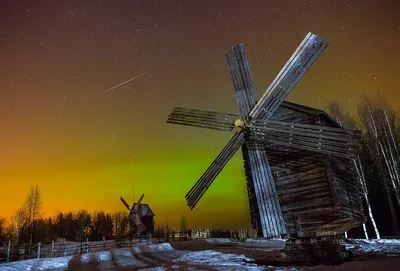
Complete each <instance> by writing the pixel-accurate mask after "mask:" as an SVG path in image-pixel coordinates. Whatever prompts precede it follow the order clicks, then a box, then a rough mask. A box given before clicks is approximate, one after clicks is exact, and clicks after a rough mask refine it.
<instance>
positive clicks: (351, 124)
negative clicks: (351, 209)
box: [329, 102, 380, 239]
mask: <svg viewBox="0 0 400 271" xmlns="http://www.w3.org/2000/svg"><path fill="white" fill-rule="evenodd" d="M329 111H330V114H331V115H332V116H333V118H334V119H335V120H336V121H337V122H338V123H339V124H340V125H341V126H342V127H343V128H347V129H357V124H356V121H355V120H354V119H353V118H352V117H351V116H350V114H349V113H347V112H344V111H343V109H342V107H341V106H340V104H339V103H338V102H332V103H331V104H330V105H329ZM361 148H362V146H361ZM354 167H355V169H356V171H357V175H358V179H359V183H360V187H361V189H362V194H363V198H364V201H365V203H366V205H367V210H368V216H369V218H370V220H371V223H372V226H373V228H374V231H375V235H376V238H377V239H380V234H379V231H378V228H377V226H376V223H375V219H374V216H373V213H372V209H371V204H370V201H369V196H368V188H367V183H366V180H365V176H364V171H363V166H362V163H361V159H360V157H359V156H357V159H356V160H354ZM362 227H363V231H364V235H365V239H369V238H368V232H367V227H366V225H365V223H363V225H362ZM345 237H346V238H347V232H345Z"/></svg>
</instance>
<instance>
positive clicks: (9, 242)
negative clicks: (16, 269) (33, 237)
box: [7, 241, 11, 263]
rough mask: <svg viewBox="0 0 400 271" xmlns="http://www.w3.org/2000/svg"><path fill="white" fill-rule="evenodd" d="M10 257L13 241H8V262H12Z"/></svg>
mask: <svg viewBox="0 0 400 271" xmlns="http://www.w3.org/2000/svg"><path fill="white" fill-rule="evenodd" d="M10 255H11V241H8V246H7V262H8V263H9V262H10Z"/></svg>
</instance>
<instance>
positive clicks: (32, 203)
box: [22, 185, 42, 251]
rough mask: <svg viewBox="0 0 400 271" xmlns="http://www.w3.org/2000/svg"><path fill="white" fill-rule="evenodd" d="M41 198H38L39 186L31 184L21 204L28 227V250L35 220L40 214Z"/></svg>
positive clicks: (30, 245) (30, 246) (30, 247)
mask: <svg viewBox="0 0 400 271" xmlns="http://www.w3.org/2000/svg"><path fill="white" fill-rule="evenodd" d="M41 205H42V203H41V199H40V191H39V186H38V185H36V186H34V187H33V186H32V187H31V188H30V189H29V192H28V196H27V198H26V200H25V203H24V205H23V208H22V210H23V212H24V214H25V218H26V224H27V226H28V229H29V251H30V250H31V249H32V239H33V230H34V225H35V221H36V220H37V219H38V217H39V215H40V208H41Z"/></svg>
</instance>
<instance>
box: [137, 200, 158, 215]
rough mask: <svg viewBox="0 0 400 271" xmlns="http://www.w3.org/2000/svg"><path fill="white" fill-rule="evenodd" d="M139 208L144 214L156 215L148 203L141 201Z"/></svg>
mask: <svg viewBox="0 0 400 271" xmlns="http://www.w3.org/2000/svg"><path fill="white" fill-rule="evenodd" d="M139 210H140V212H141V214H142V216H155V214H154V213H153V211H152V210H151V208H150V206H149V205H148V204H146V203H141V204H140V205H139Z"/></svg>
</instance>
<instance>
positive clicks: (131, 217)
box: [120, 194, 146, 236]
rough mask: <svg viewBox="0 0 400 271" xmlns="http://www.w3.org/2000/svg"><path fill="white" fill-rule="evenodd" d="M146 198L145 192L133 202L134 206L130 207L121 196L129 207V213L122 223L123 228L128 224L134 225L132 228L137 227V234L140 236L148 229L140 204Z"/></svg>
mask: <svg viewBox="0 0 400 271" xmlns="http://www.w3.org/2000/svg"><path fill="white" fill-rule="evenodd" d="M143 198H144V194H142V196H141V197H140V198H139V200H138V201H137V202H135V203H133V205H132V207H131V208H130V207H129V204H128V203H127V202H126V201H125V200H124V198H123V197H121V198H120V200H121V202H122V203H123V204H124V205H125V207H126V208H127V209H128V211H129V214H128V216H127V217H126V218H124V220H123V221H122V223H121V229H124V228H125V227H126V225H127V224H129V225H131V226H134V227H132V228H136V230H137V232H136V235H137V236H140V235H141V234H142V233H143V232H145V231H146V226H145V225H144V224H143V222H142V218H141V217H140V215H141V214H140V212H138V210H139V206H140V204H141V202H142V200H143Z"/></svg>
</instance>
